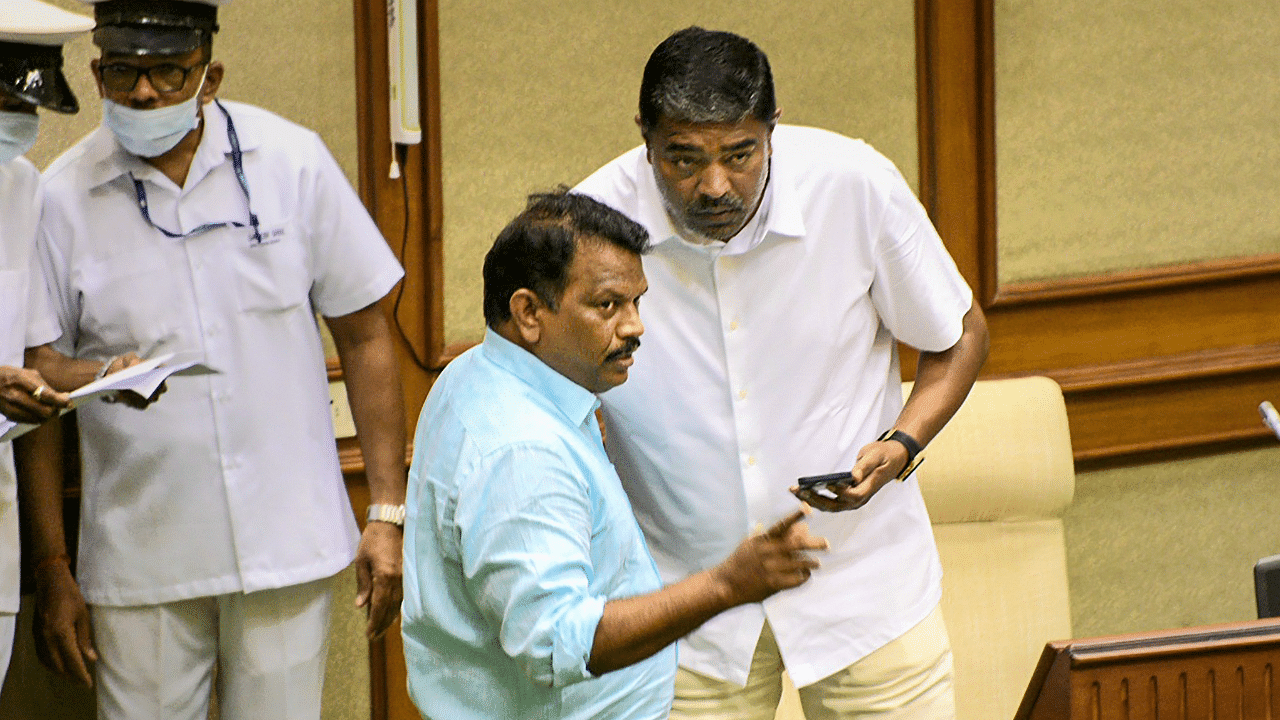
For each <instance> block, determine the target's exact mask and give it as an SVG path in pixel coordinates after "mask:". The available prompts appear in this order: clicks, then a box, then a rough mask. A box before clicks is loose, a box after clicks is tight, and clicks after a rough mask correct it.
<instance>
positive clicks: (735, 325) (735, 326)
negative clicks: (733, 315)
mask: <svg viewBox="0 0 1280 720" xmlns="http://www.w3.org/2000/svg"><path fill="white" fill-rule="evenodd" d="M737 329H738V321H737V320H734V321H733V322H730V323H729V330H730V331H731V332H732V331H734V330H737Z"/></svg>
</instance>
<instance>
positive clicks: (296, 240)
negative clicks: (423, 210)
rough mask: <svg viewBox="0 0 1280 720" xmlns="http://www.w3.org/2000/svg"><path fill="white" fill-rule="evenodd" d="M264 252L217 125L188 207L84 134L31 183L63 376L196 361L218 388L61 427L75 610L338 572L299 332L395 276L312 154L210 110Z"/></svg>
mask: <svg viewBox="0 0 1280 720" xmlns="http://www.w3.org/2000/svg"><path fill="white" fill-rule="evenodd" d="M224 105H225V106H226V107H227V109H228V110H229V111H230V112H231V115H232V118H233V120H234V123H235V129H236V131H237V134H238V136H239V140H240V145H241V148H242V150H243V154H244V169H245V173H246V176H247V179H248V184H249V190H250V193H251V194H252V208H253V211H254V212H255V213H257V215H258V217H259V218H260V220H261V230H262V234H263V236H264V237H265V238H266V240H265V242H263V243H262V244H254V243H253V242H252V240H251V231H250V230H249V229H248V228H220V229H216V230H211V231H208V232H204V233H202V234H198V235H194V236H192V237H188V238H186V239H171V238H168V237H166V236H164V235H163V234H161V233H160V232H159V231H158V230H155V229H153V228H151V227H150V226H148V225H147V224H146V222H145V221H144V220H143V218H142V216H141V213H140V212H139V207H138V205H139V202H138V198H137V195H136V193H135V191H134V186H133V183H132V181H131V180H130V178H129V173H132V175H133V177H135V178H137V179H139V180H141V181H143V184H144V187H145V190H146V196H147V200H148V204H149V208H150V213H151V218H152V220H153V221H154V222H155V223H156V224H157V225H159V226H160V227H163V228H165V229H166V230H169V231H171V232H176V233H185V232H189V231H191V230H192V229H194V228H197V227H199V226H201V225H203V224H205V223H219V222H224V221H228V220H234V221H238V222H242V223H247V222H248V217H249V210H248V208H247V207H246V201H245V196H244V193H243V191H242V190H241V188H240V185H239V183H238V182H237V180H236V176H235V173H234V170H233V167H232V162H231V156H230V152H231V146H230V143H229V141H228V137H227V128H226V120H225V118H224V116H223V114H222V112H221V111H220V110H219V109H218V108H217V107H216V106H215V105H212V104H210V105H206V106H205V107H204V120H205V128H204V133H203V136H202V137H201V141H200V145H199V148H198V149H197V151H196V154H195V158H194V160H193V162H192V165H191V169H190V173H189V175H188V177H187V179H186V183H185V187H183V188H179V187H177V186H176V185H174V184H173V183H172V182H171V181H170V180H169V179H168V178H166V177H165V176H164V175H163V174H162V173H161V172H160V171H158V170H156V169H154V168H152V167H151V166H149V165H147V164H146V163H144V162H142V161H141V160H139V159H138V158H135V157H132V156H130V155H128V154H127V153H126V152H125V151H124V150H122V149H121V148H120V147H119V145H118V144H117V143H116V140H115V138H114V137H113V136H112V135H111V133H110V132H109V131H108V130H106V129H105V128H103V127H99V128H98V129H97V130H95V131H94V132H93V133H91V134H90V135H89V136H87V137H86V138H85V139H83V140H81V141H80V142H79V143H78V144H77V145H76V146H75V147H73V148H72V149H71V150H69V151H68V152H67V153H66V154H65V155H63V156H62V157H61V158H59V159H58V160H57V161H55V163H54V164H53V165H52V166H51V167H50V168H49V170H48V171H47V172H46V174H45V182H46V207H45V214H44V217H43V219H42V221H41V225H40V242H41V244H40V252H41V260H42V262H43V263H44V270H45V273H46V275H47V276H48V278H49V284H50V286H51V288H52V290H53V296H54V303H55V308H56V310H57V312H58V314H59V316H60V320H61V323H62V329H63V331H64V335H63V336H62V339H61V340H60V341H59V342H58V344H57V347H58V348H59V349H60V350H61V351H63V352H64V353H67V354H73V355H75V356H77V357H88V358H100V359H103V358H108V357H111V356H113V355H116V354H118V353H123V352H128V351H131V350H132V351H136V352H137V353H138V354H139V355H141V356H142V357H144V358H145V357H151V356H154V355H158V354H161V353H166V352H195V353H198V354H199V355H200V356H201V357H203V358H204V361H205V362H206V363H207V364H208V365H209V366H211V367H213V368H215V369H217V370H219V371H221V372H220V374H217V375H208V376H198V377H174V378H170V380H169V382H168V392H167V393H165V395H164V396H163V397H162V398H161V399H160V401H159V402H157V403H155V404H154V405H152V406H151V407H150V408H148V409H147V410H145V411H142V412H139V411H137V410H133V409H130V408H128V407H125V406H124V405H120V404H115V405H112V404H106V403H101V402H95V403H90V404H87V405H86V406H84V407H82V408H81V409H80V410H78V411H77V413H78V415H79V423H80V435H81V444H82V457H83V467H84V477H83V486H84V487H83V502H82V508H83V512H82V518H81V529H80V559H79V572H80V583H81V587H82V589H83V592H84V595H85V598H86V599H87V600H88V601H89V602H91V603H99V604H106V605H139V604H153V603H162V602H170V601H173V600H179V599H184V598H190V597H200V596H208V595H217V594H222V593H228V592H234V591H244V592H253V591H255V590H260V589H264V588H274V587H283V586H287V585H293V584H298V583H302V582H306V581H309V580H314V579H316V578H320V577H325V576H327V575H331V574H333V573H336V572H338V571H339V570H341V569H342V568H343V567H345V566H346V565H347V564H348V563H349V562H350V561H351V560H352V558H353V557H354V553H355V546H356V542H357V539H358V536H357V530H356V525H355V522H354V519H353V517H352V512H351V505H350V501H349V500H348V498H347V494H346V489H345V487H344V485H343V482H342V476H341V474H340V471H339V467H338V458H337V453H336V449H335V444H334V433H333V428H332V422H331V420H330V412H329V402H328V399H329V395H328V386H327V380H326V375H325V365H324V354H323V350H322V348H321V342H320V336H319V332H318V329H317V327H316V320H315V316H314V313H316V312H319V313H321V314H323V315H325V316H340V315H345V314H348V313H351V312H354V311H356V310H359V309H361V308H363V307H365V306H367V305H369V304H370V303H373V302H375V301H377V300H378V299H379V298H381V297H383V296H384V295H385V294H386V293H387V292H388V291H389V290H390V289H391V287H392V286H393V285H394V284H395V283H396V281H397V280H398V279H399V278H400V277H401V275H402V274H403V273H402V271H401V269H400V266H399V264H398V263H397V262H396V260H395V257H394V255H392V253H391V251H390V249H389V248H388V247H387V244H386V242H385V241H384V240H383V238H382V236H381V235H380V234H379V232H378V229H377V227H376V226H375V225H374V224H373V221H372V220H371V219H370V218H369V215H368V213H367V212H366V211H365V209H364V207H363V206H362V205H361V204H360V201H359V199H358V198H357V197H356V195H355V193H354V192H353V191H352V189H351V186H350V185H349V184H348V183H347V181H346V179H345V178H344V177H343V175H342V172H341V170H340V169H339V168H338V165H337V163H335V162H334V160H333V158H332V156H331V155H330V154H329V152H328V150H327V149H326V148H325V147H324V144H323V142H322V141H321V140H320V138H319V137H318V136H317V135H316V134H315V133H313V132H311V131H309V130H306V129H304V128H301V127H298V126H297V125H294V124H292V123H290V122H287V121H285V120H283V119H281V118H279V117H277V116H275V115H272V114H270V113H268V112H266V111H264V110H260V109H258V108H254V107H250V106H247V105H241V104H237V103H224Z"/></svg>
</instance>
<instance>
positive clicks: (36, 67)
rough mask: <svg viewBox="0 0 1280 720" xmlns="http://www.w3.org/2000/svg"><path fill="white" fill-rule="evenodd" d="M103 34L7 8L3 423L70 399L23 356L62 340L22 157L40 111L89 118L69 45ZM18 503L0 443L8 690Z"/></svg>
mask: <svg viewBox="0 0 1280 720" xmlns="http://www.w3.org/2000/svg"><path fill="white" fill-rule="evenodd" d="M91 27H93V21H91V20H90V19H89V18H86V17H82V16H80V15H76V14H74V13H69V12H66V11H64V10H61V9H59V8H56V7H54V6H52V5H48V4H46V3H43V2H39V1H38V0H0V415H4V416H6V417H8V418H10V419H12V420H17V421H21V422H40V421H43V420H47V419H48V418H49V417H51V416H52V415H53V414H54V413H56V412H57V411H58V409H59V408H60V407H65V406H66V404H67V402H68V399H67V396H66V395H63V394H62V393H57V392H54V391H53V390H51V389H50V387H49V386H48V384H47V383H46V381H45V379H44V377H42V376H41V375H40V374H39V373H38V372H36V371H34V370H26V369H23V368H22V367H21V366H22V359H23V350H24V349H25V348H26V347H27V345H41V344H44V343H47V342H51V341H53V340H54V339H55V338H57V337H58V324H57V319H56V318H55V317H54V316H53V313H52V311H51V309H50V307H49V302H48V298H47V294H46V292H45V286H44V283H43V282H42V281H41V280H40V277H39V275H35V276H33V274H32V273H31V260H32V251H33V250H34V248H35V243H36V224H37V223H38V222H39V220H40V175H39V173H37V172H36V169H35V167H34V166H33V165H32V164H31V163H30V162H29V161H28V160H27V159H26V158H24V157H22V154H23V153H25V152H27V151H28V150H30V149H31V146H32V145H34V144H35V141H36V132H37V130H38V127H39V117H38V116H37V115H36V106H40V107H43V108H46V109H49V110H54V111H56V112H63V113H73V112H76V110H78V109H79V104H78V103H77V102H76V98H75V95H73V94H72V93H71V88H70V87H69V86H68V85H67V80H66V78H65V77H64V76H63V75H62V44H63V43H65V42H66V41H68V40H70V39H71V38H73V37H75V36H77V35H79V34H81V33H84V32H87V31H88V30H89V28H91ZM17 502H18V498H17V481H16V477H15V475H14V467H13V447H12V445H11V444H10V443H8V442H0V684H3V682H4V676H5V673H6V672H7V671H8V669H9V656H10V653H11V652H12V650H13V628H14V616H15V615H16V613H17V612H18V505H17Z"/></svg>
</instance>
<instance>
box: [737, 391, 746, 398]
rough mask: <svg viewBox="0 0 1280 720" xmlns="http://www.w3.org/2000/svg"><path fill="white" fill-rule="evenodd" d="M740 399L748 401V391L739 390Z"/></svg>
mask: <svg viewBox="0 0 1280 720" xmlns="http://www.w3.org/2000/svg"><path fill="white" fill-rule="evenodd" d="M738 399H739V400H746V399H747V391H746V390H739V391H738Z"/></svg>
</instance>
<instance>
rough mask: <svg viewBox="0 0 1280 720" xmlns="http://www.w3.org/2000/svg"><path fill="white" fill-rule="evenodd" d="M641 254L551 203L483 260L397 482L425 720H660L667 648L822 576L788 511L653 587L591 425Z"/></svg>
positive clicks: (602, 224) (585, 205) (672, 661)
mask: <svg viewBox="0 0 1280 720" xmlns="http://www.w3.org/2000/svg"><path fill="white" fill-rule="evenodd" d="M647 250H648V235H647V233H646V232H645V231H644V230H643V229H642V228H641V227H640V226H639V225H637V224H635V223H634V222H632V221H631V220H628V219H627V218H626V217H625V216H623V215H621V214H620V213H618V212H616V211H614V210H612V209H610V208H608V207H606V206H604V205H602V204H600V203H598V202H596V201H594V200H591V199H590V198H587V197H586V196H582V195H574V194H566V193H564V192H557V193H552V194H547V195H535V196H533V197H531V198H530V203H529V206H528V208H527V209H526V210H525V211H524V212H523V213H521V214H520V215H519V216H518V217H517V218H516V219H515V220H514V221H512V223H511V224H510V225H508V226H507V228H506V229H504V230H503V231H502V233H501V234H499V236H498V239H497V240H496V241H495V243H494V246H493V248H492V249H491V250H490V251H489V254H488V256H487V257H486V259H485V267H484V284H485V321H486V324H487V325H488V330H487V331H486V333H485V338H484V342H483V343H482V344H481V345H480V346H479V347H476V348H473V349H471V350H469V351H467V352H466V353H464V354H462V355H461V356H460V357H458V358H457V359H456V360H454V361H453V362H452V363H451V364H450V365H449V367H448V368H446V369H445V371H444V372H443V373H442V374H441V375H440V378H439V379H438V380H437V381H436V383H435V386H434V387H433V388H432V390H431V394H430V396H429V397H428V398H427V402H426V405H425V406H424V408H423V410H422V415H421V417H420V419H419V421H418V430H417V435H416V439H415V443H414V458H413V466H412V469H411V470H410V479H409V494H408V501H407V505H406V507H407V512H408V517H407V519H406V523H405V544H404V547H405V573H404V586H405V597H404V625H403V632H404V645H405V655H406V661H407V666H408V675H409V692H410V695H411V696H412V698H413V700H414V702H415V703H416V704H417V706H418V708H419V710H420V711H421V712H422V714H423V716H424V717H427V718H438V719H448V720H460V719H461V720H465V719H466V718H582V719H583V720H585V719H586V718H637V719H639V718H646V719H647V718H665V717H667V714H668V713H669V711H670V706H671V699H672V693H673V683H674V677H675V670H676V658H675V647H674V645H672V643H673V642H674V641H675V640H677V639H678V638H680V637H681V636H683V635H685V634H687V633H688V632H690V631H691V630H693V629H695V628H696V627H698V625H700V624H702V623H703V622H705V621H706V620H708V619H709V618H711V617H712V616H714V615H715V614H717V613H719V612H722V611H724V610H726V609H728V608H730V607H735V606H737V605H741V604H744V603H749V602H759V601H760V600H763V599H764V598H765V597H768V596H770V595H772V594H774V593H775V592H778V591H780V590H785V589H787V588H791V587H795V586H796V585H799V584H801V583H803V582H805V581H806V580H807V579H808V578H809V574H810V572H811V570H813V569H814V568H816V567H817V566H818V563H817V561H816V560H814V559H813V558H812V557H810V556H809V554H808V551H811V550H819V549H824V548H825V547H826V541H825V540H823V539H821V538H814V537H812V536H811V535H809V533H808V529H807V526H806V525H805V524H804V523H802V522H799V521H800V519H801V518H802V517H803V516H804V514H805V512H806V511H807V508H803V507H802V508H801V509H799V510H797V511H796V512H795V513H793V514H791V515H790V516H788V517H787V518H785V519H783V520H781V521H780V522H778V523H777V524H776V525H775V526H774V527H773V528H772V529H770V530H769V531H768V532H765V533H763V534H760V535H757V536H755V537H753V538H750V539H748V540H746V541H745V542H743V543H742V545H740V546H739V547H738V548H737V550H735V552H734V553H733V554H732V555H731V556H730V557H729V558H728V559H727V560H725V561H724V562H723V563H721V564H719V565H716V566H714V567H712V568H710V569H708V570H705V571H704V572H702V573H698V574H695V575H693V576H691V577H689V578H687V579H685V580H683V581H681V582H680V583H677V584H675V585H672V586H669V587H667V588H663V587H662V583H661V580H660V579H659V577H658V572H657V569H656V567H655V566H654V564H653V560H652V559H651V558H650V556H649V552H648V549H647V548H646V546H645V542H644V539H643V536H642V535H641V533H640V528H639V526H638V525H637V524H636V521H635V518H634V516H633V515H632V513H631V506H630V504H629V503H628V501H627V498H626V496H625V495H624V493H623V491H622V487H621V484H620V482H619V480H618V476H617V473H616V472H614V469H613V466H612V465H611V464H610V462H609V459H608V457H607V456H606V455H605V453H604V446H603V444H602V440H601V434H600V428H599V425H598V423H597V421H596V418H595V409H596V408H597V407H598V406H599V401H598V400H597V399H596V395H595V394H596V393H600V392H604V391H605V390H608V389H610V388H612V387H616V386H617V385H620V384H621V383H623V382H624V381H625V380H626V378H627V369H628V368H629V367H630V365H631V363H632V353H633V352H634V351H635V349H636V348H637V347H639V345H640V340H639V337H640V335H641V334H642V333H643V332H644V326H643V325H642V324H641V322H640V318H639V314H638V304H639V300H640V296H641V295H643V294H644V292H645V290H646V288H647V287H648V286H647V283H646V281H645V278H644V271H643V269H642V267H641V263H640V256H641V254H643V253H644V252H646V251H647Z"/></svg>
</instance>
